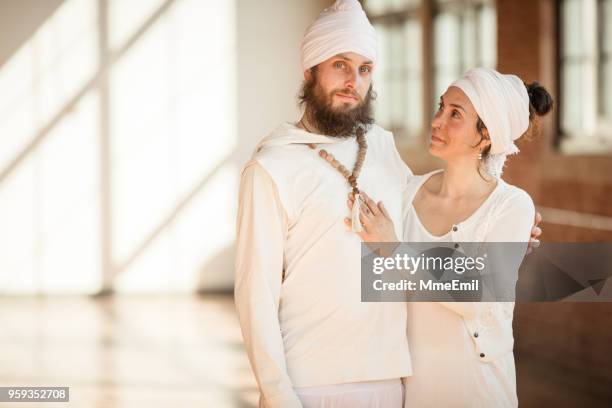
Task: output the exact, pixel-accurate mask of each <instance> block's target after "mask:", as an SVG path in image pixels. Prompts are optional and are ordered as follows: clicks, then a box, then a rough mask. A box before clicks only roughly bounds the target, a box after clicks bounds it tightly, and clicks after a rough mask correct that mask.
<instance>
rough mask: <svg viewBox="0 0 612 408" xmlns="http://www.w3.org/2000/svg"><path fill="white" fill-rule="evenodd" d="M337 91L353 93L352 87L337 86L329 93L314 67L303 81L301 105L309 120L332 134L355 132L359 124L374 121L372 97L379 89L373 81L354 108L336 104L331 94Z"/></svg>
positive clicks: (319, 128) (300, 97)
mask: <svg viewBox="0 0 612 408" xmlns="http://www.w3.org/2000/svg"><path fill="white" fill-rule="evenodd" d="M335 92H342V93H347V94H354V92H352V91H350V90H334V91H333V92H332V93H329V94H326V93H325V91H324V90H323V88H322V87H321V85H320V84H319V82H318V81H317V71H316V70H312V76H311V78H310V79H309V80H306V81H304V83H303V85H302V90H301V92H300V95H299V103H300V106H302V107H304V108H305V111H306V117H307V119H308V121H309V122H310V123H312V124H313V125H314V126H316V127H317V129H318V130H320V131H321V133H323V134H324V135H326V136H332V137H351V136H355V132H356V130H357V128H358V127H360V126H361V127H364V128H365V129H367V128H368V127H369V126H370V125H371V124H372V123H374V118H373V115H372V101H373V100H374V99H375V98H376V93H375V92H374V91H373V90H372V86H371V85H370V89H368V92H367V94H366V96H365V98H364V99H363V100H362V101H361V102H360V103H359V104H358V105H357V106H355V107H354V108H344V107H339V108H334V107H333V106H332V103H333V100H332V98H333V93H335Z"/></svg>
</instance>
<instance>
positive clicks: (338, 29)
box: [301, 0, 378, 71]
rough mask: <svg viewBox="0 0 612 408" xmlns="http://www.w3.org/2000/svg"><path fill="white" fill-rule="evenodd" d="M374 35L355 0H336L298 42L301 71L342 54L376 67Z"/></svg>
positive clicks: (375, 39) (376, 53)
mask: <svg viewBox="0 0 612 408" xmlns="http://www.w3.org/2000/svg"><path fill="white" fill-rule="evenodd" d="M377 48H378V41H377V38H376V31H375V30H374V27H373V26H372V24H370V21H369V20H368V18H367V17H366V14H365V12H364V11H363V9H362V8H361V4H360V3H359V2H358V1H357V0H336V2H335V3H334V5H333V6H331V7H328V8H326V9H325V10H323V11H322V12H321V14H320V15H319V17H318V18H317V19H316V21H315V22H314V23H312V25H311V26H310V27H309V28H308V30H307V31H306V34H305V35H304V39H303V40H302V46H301V49H302V57H301V58H302V70H303V71H306V70H307V69H309V68H312V67H314V66H315V65H318V64H320V63H321V62H323V61H325V60H327V59H329V58H331V57H333V56H334V55H336V54H341V53H343V52H354V53H356V54H359V55H361V56H363V57H366V58H369V59H370V60H372V62H374V63H376V57H377V55H378V52H377Z"/></svg>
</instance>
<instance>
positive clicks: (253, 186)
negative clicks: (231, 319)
mask: <svg viewBox="0 0 612 408" xmlns="http://www.w3.org/2000/svg"><path fill="white" fill-rule="evenodd" d="M287 225H288V220H287V215H286V212H285V210H284V208H283V206H282V203H281V201H280V199H279V196H278V191H277V189H276V185H275V184H274V181H273V180H272V178H271V177H270V175H269V174H268V173H267V172H266V170H265V169H264V168H263V167H262V166H261V165H260V164H259V163H257V162H252V163H250V164H248V165H247V166H246V167H245V169H244V171H243V173H242V179H241V183H240V195H239V203H238V218H237V225H236V227H237V228H236V232H237V234H236V237H237V244H236V265H235V266H236V271H235V272H236V273H235V284H234V299H235V303H236V310H237V312H238V319H239V321H240V328H241V330H242V336H243V338H244V343H245V347H246V351H247V354H248V356H249V361H250V363H251V367H252V369H253V372H254V374H255V378H256V380H257V383H258V385H259V390H260V392H261V400H260V402H261V404H262V405H263V406H264V407H269V408H276V407H279V408H281V407H282V408H285V407H301V406H302V404H301V403H300V400H299V398H298V397H297V395H296V394H295V392H294V390H293V385H292V383H291V380H290V378H289V375H288V374H287V366H286V362H285V352H284V346H283V339H282V336H281V329H280V324H279V320H278V311H279V303H280V289H281V284H282V274H283V248H284V242H285V237H286V234H287Z"/></svg>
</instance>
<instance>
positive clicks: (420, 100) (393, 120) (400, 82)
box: [364, 0, 497, 144]
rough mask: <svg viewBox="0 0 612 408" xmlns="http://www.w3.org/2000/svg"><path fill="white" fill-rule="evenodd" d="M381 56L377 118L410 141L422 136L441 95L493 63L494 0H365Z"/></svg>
mask: <svg viewBox="0 0 612 408" xmlns="http://www.w3.org/2000/svg"><path fill="white" fill-rule="evenodd" d="M364 4H365V8H366V12H367V13H368V16H369V17H370V20H371V21H372V23H373V24H374V26H375V27H376V30H377V32H378V35H379V40H380V49H381V57H380V62H379V65H378V67H377V68H376V71H375V78H374V82H375V86H376V90H377V92H378V100H377V103H376V119H377V122H378V123H379V124H380V125H382V126H383V127H385V128H386V129H389V130H391V131H393V133H394V134H395V136H396V137H397V138H398V140H399V141H400V142H402V143H407V144H411V143H412V142H414V141H418V140H419V138H420V137H421V136H423V135H424V134H426V133H427V132H426V130H427V129H428V120H429V118H430V117H431V115H432V114H433V112H434V107H435V106H436V104H437V100H438V98H439V96H440V95H441V94H442V93H443V92H444V91H445V90H446V88H447V87H448V85H449V84H450V83H451V82H452V81H453V80H454V79H456V78H458V77H459V76H461V74H462V73H463V72H465V71H466V70H467V69H469V68H472V67H475V66H488V67H494V66H495V64H496V54H497V52H496V44H497V39H496V38H497V37H496V30H497V28H496V15H495V8H494V1H493V0H365V1H364Z"/></svg>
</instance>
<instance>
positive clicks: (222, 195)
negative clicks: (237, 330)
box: [0, 0, 331, 294]
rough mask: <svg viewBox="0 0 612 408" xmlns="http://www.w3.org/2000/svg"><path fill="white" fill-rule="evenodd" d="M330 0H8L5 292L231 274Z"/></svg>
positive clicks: (0, 239) (0, 45)
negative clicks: (241, 214) (245, 210)
mask: <svg viewBox="0 0 612 408" xmlns="http://www.w3.org/2000/svg"><path fill="white" fill-rule="evenodd" d="M41 3H44V5H45V6H46V7H42V5H41ZM328 3H331V1H318V0H317V1H303V0H257V1H255V0H227V1H223V2H219V1H217V0H138V1H137V2H136V1H134V2H132V1H130V2H124V1H123V0H64V1H62V2H60V1H56V0H55V1H48V2H40V1H38V0H27V1H22V0H20V1H19V2H17V1H16V0H6V1H2V2H0V23H2V22H5V23H6V24H0V38H3V41H2V42H0V134H1V135H2V139H0V225H2V228H0V248H1V249H2V252H3V254H2V257H0V294H2V293H14V294H19V293H94V292H96V291H98V290H99V289H100V288H101V287H102V286H103V285H104V282H105V281H108V282H109V283H110V284H111V286H112V287H114V288H115V289H116V290H118V291H121V292H189V291H193V290H197V289H203V290H211V289H212V290H217V289H229V288H231V286H232V282H233V262H234V222H235V211H236V203H237V190H238V181H239V176H240V174H239V171H240V168H241V166H242V164H243V163H244V162H245V161H246V160H247V159H248V157H249V156H250V154H251V151H252V149H253V147H254V146H255V144H256V143H257V141H258V140H259V139H261V138H263V137H264V136H265V135H266V134H267V133H269V132H270V131H271V130H272V129H273V128H274V127H276V126H277V125H278V124H280V123H281V122H283V121H288V120H296V119H297V117H298V110H297V107H296V94H297V92H298V90H299V86H300V84H301V81H302V73H301V72H300V71H301V70H300V66H299V44H300V40H301V38H302V35H303V33H304V30H305V29H306V27H307V26H308V24H310V22H311V21H312V20H313V19H314V18H315V17H316V15H317V14H318V13H319V12H320V10H322V9H323V8H324V7H325V6H326V5H327V4H328ZM104 4H106V5H107V6H108V17H109V22H108V26H107V28H108V36H107V41H106V40H105V36H104V35H101V34H100V33H101V32H102V33H103V32H104V30H101V31H100V28H101V27H102V28H104V25H102V26H100V25H99V21H100V20H99V18H98V17H99V16H98V11H99V9H100V5H104ZM9 22H10V24H9ZM104 43H107V44H108V46H109V51H110V54H106V56H105V53H104V52H102V51H101V50H103V48H100V47H101V45H100V44H104Z"/></svg>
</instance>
